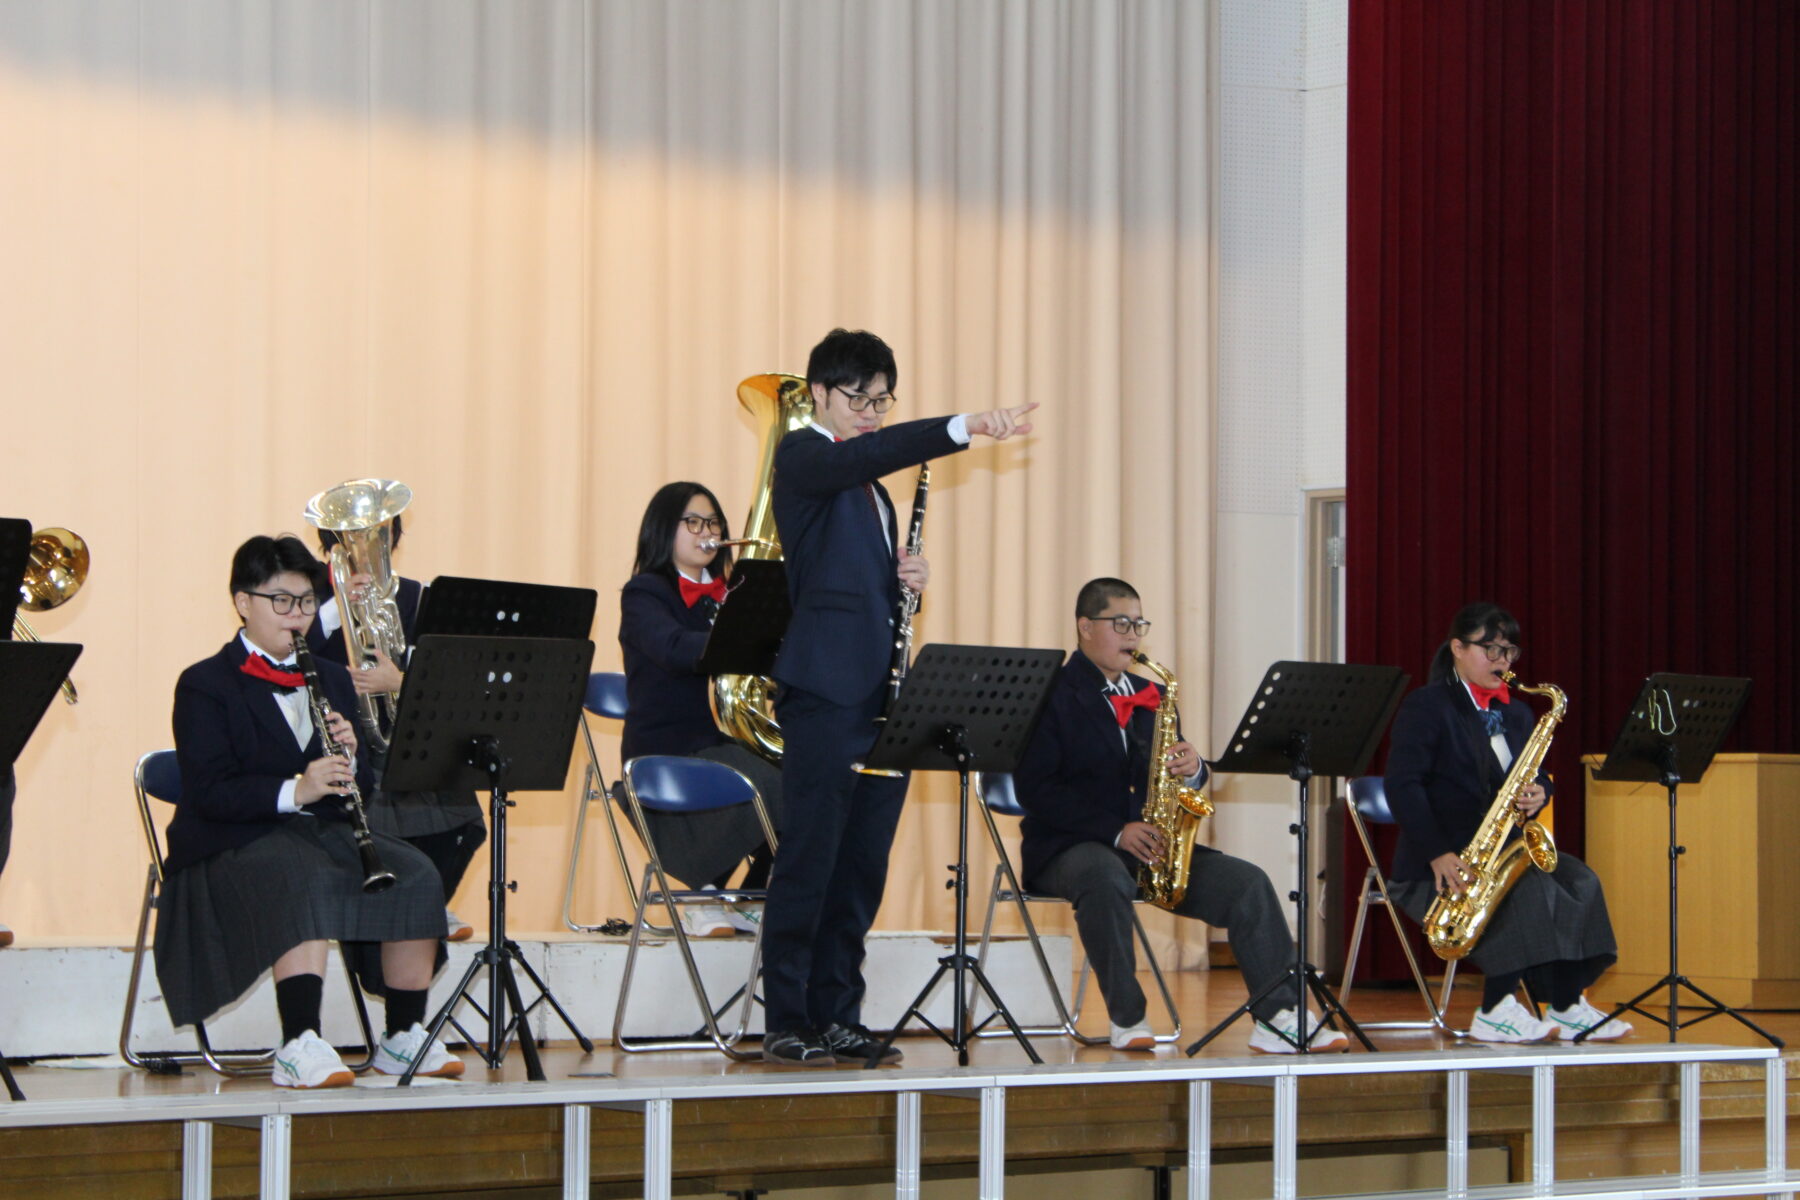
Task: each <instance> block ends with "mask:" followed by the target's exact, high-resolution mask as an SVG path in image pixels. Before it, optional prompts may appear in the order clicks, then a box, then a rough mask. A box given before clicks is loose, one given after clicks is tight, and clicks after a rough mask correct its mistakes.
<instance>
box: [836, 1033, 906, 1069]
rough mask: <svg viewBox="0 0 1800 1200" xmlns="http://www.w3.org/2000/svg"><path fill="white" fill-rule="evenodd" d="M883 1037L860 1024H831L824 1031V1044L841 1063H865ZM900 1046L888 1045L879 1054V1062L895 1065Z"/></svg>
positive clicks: (898, 1058) (898, 1056)
mask: <svg viewBox="0 0 1800 1200" xmlns="http://www.w3.org/2000/svg"><path fill="white" fill-rule="evenodd" d="M883 1040H884V1039H883V1038H879V1037H876V1036H875V1035H874V1034H872V1033H870V1032H869V1031H868V1030H867V1029H864V1028H863V1027H862V1026H861V1025H833V1026H832V1027H831V1028H829V1029H827V1030H826V1031H825V1045H826V1047H827V1048H828V1049H829V1050H830V1051H831V1053H832V1054H833V1055H834V1056H836V1058H837V1061H838V1062H841V1063H866V1062H868V1061H869V1056H870V1055H871V1054H874V1053H875V1051H876V1050H878V1049H880V1048H881V1043H882V1041H883ZM900 1058H901V1054H900V1047H898V1046H889V1047H888V1048H887V1049H886V1050H885V1051H883V1052H882V1055H881V1060H880V1061H881V1063H883V1064H885V1065H887V1066H896V1065H898V1064H899V1062H900Z"/></svg>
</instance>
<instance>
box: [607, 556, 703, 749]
mask: <svg viewBox="0 0 1800 1200" xmlns="http://www.w3.org/2000/svg"><path fill="white" fill-rule="evenodd" d="M711 636H712V622H711V621H710V620H709V619H708V618H707V616H706V613H705V612H704V611H703V606H701V605H695V606H694V607H693V608H689V607H688V606H687V605H686V604H685V603H683V602H682V599H681V585H680V584H678V583H677V582H676V581H675V580H674V579H673V578H671V577H670V576H669V575H667V574H664V573H662V572H660V571H645V572H643V573H641V574H638V575H633V576H632V577H631V579H630V580H629V581H627V582H626V584H625V590H624V591H623V592H621V593H620V595H619V647H620V649H621V650H622V651H623V652H624V657H625V696H626V703H627V705H628V709H627V712H626V715H625V734H624V738H623V741H622V742H621V745H620V751H621V753H622V755H623V757H624V758H625V759H626V760H629V759H633V758H637V757H638V756H640V755H644V754H676V755H690V754H696V753H698V752H699V751H701V750H704V749H706V748H707V747H709V746H717V745H719V744H720V743H721V742H724V741H726V740H728V739H727V738H726V737H725V735H724V734H722V733H720V732H719V727H718V726H717V725H716V724H714V723H713V718H712V707H711V700H710V698H709V696H708V693H709V691H710V690H711V687H712V679H711V678H710V677H709V676H706V675H701V674H699V673H698V672H697V671H696V670H695V669H694V668H695V666H696V665H697V664H698V663H699V661H700V655H701V652H702V651H704V650H705V649H706V641H707V639H708V638H709V637H711Z"/></svg>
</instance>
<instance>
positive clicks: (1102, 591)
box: [1075, 575, 1140, 620]
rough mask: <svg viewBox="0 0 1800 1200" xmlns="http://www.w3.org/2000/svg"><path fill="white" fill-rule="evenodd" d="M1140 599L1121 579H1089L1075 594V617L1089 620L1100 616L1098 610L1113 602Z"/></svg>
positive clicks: (1106, 576)
mask: <svg viewBox="0 0 1800 1200" xmlns="http://www.w3.org/2000/svg"><path fill="white" fill-rule="evenodd" d="M1137 599H1140V597H1139V596H1138V594H1137V589H1136V588H1134V587H1132V586H1131V585H1130V584H1129V583H1126V582H1125V581H1124V580H1123V579H1114V578H1113V577H1112V576H1110V575H1102V576H1101V577H1100V578H1098V579H1090V580H1088V581H1087V582H1086V583H1084V584H1082V585H1081V590H1080V591H1079V592H1077V593H1076V594H1075V616H1076V617H1077V618H1080V617H1087V618H1089V619H1090V620H1091V619H1093V618H1094V617H1097V616H1099V615H1100V610H1101V609H1103V608H1105V607H1106V606H1107V605H1108V604H1111V603H1112V602H1113V601H1114V600H1137Z"/></svg>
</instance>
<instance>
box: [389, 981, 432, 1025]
mask: <svg viewBox="0 0 1800 1200" xmlns="http://www.w3.org/2000/svg"><path fill="white" fill-rule="evenodd" d="M386 999H387V1031H388V1033H390V1034H395V1033H405V1032H406V1031H407V1030H409V1029H411V1028H412V1027H413V1026H414V1025H423V1024H424V1023H425V989H424V988H397V987H393V986H391V985H390V986H389V988H388V990H387V997H386Z"/></svg>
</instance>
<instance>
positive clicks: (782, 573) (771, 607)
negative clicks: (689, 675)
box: [694, 558, 794, 675]
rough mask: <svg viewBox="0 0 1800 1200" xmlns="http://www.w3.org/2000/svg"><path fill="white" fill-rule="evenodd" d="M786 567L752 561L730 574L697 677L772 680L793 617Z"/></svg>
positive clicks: (756, 560)
mask: <svg viewBox="0 0 1800 1200" xmlns="http://www.w3.org/2000/svg"><path fill="white" fill-rule="evenodd" d="M793 615H794V610H793V606H792V605H791V604H790V603H789V601H788V590H787V568H786V567H785V566H783V565H782V564H781V562H780V561H779V560H776V559H766V558H747V559H745V560H744V561H742V562H740V563H738V564H737V565H736V566H734V567H732V569H731V581H730V583H729V585H728V586H727V591H726V593H725V602H724V603H723V604H721V605H720V606H719V615H718V616H717V617H715V618H713V627H712V633H711V634H710V635H709V636H708V637H707V639H706V649H705V650H704V651H702V652H701V654H700V661H699V662H698V663H697V664H696V665H695V668H694V669H695V672H696V673H698V674H701V675H767V674H768V673H769V672H770V670H772V669H773V668H774V666H775V655H776V652H777V651H779V650H780V649H781V639H782V637H783V635H785V634H786V633H787V627H788V621H789V620H791V619H792V618H793Z"/></svg>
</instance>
